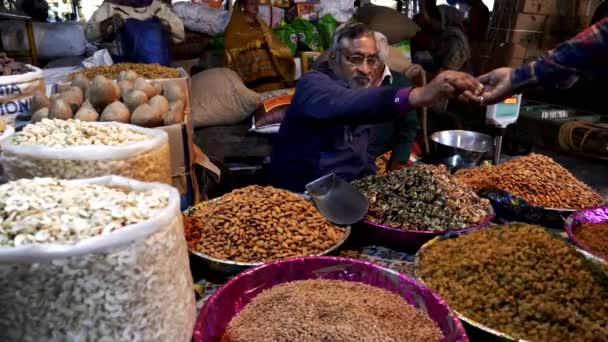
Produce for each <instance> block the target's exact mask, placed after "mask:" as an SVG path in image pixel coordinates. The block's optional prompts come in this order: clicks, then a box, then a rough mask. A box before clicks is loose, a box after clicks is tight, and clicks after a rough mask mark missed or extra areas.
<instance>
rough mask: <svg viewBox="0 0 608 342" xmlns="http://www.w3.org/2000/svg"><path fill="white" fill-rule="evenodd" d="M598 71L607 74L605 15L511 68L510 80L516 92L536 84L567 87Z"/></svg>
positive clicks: (607, 47) (607, 38)
mask: <svg viewBox="0 0 608 342" xmlns="http://www.w3.org/2000/svg"><path fill="white" fill-rule="evenodd" d="M597 74H603V75H606V74H608V18H605V19H603V20H602V21H600V22H598V23H596V24H595V25H593V26H591V27H589V28H587V29H586V30H585V31H583V32H581V33H579V34H578V35H577V36H575V37H574V38H572V39H570V40H568V41H565V42H564V43H562V44H560V45H558V46H557V47H556V48H555V49H553V50H551V51H549V52H548V53H547V54H546V55H544V56H543V57H540V58H539V59H537V60H536V61H534V62H531V63H528V64H524V65H522V66H520V67H518V68H516V69H515V70H513V73H512V74H511V83H512V86H513V89H514V90H515V91H516V92H520V91H522V90H524V89H525V88H528V87H531V86H536V85H540V86H543V87H545V88H568V87H570V86H572V85H573V84H574V83H575V82H576V81H577V80H578V79H579V78H580V77H591V76H593V75H597Z"/></svg>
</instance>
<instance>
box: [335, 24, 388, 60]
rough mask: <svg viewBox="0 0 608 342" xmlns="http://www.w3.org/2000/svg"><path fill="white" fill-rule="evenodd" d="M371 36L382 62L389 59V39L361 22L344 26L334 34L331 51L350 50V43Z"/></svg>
mask: <svg viewBox="0 0 608 342" xmlns="http://www.w3.org/2000/svg"><path fill="white" fill-rule="evenodd" d="M366 35H370V36H373V37H374V40H375V41H376V46H377V48H378V57H379V58H380V60H382V62H385V61H386V59H387V58H388V50H389V45H388V39H387V38H386V36H385V35H383V34H382V33H380V32H377V31H373V30H371V29H370V28H369V27H367V26H366V25H365V24H362V23H359V22H347V23H345V24H342V25H340V26H339V27H338V29H337V30H336V33H335V34H334V38H333V42H332V45H331V48H330V50H332V51H336V52H337V51H339V50H340V49H344V48H349V47H350V43H351V42H352V41H353V40H354V39H357V38H359V37H361V36H366Z"/></svg>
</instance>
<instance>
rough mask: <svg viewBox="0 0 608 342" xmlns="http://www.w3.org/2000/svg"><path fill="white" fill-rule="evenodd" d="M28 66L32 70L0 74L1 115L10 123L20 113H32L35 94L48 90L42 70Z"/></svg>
mask: <svg viewBox="0 0 608 342" xmlns="http://www.w3.org/2000/svg"><path fill="white" fill-rule="evenodd" d="M27 67H28V68H29V69H30V70H31V72H28V73H25V74H21V75H11V76H0V116H2V118H4V119H5V120H6V122H7V123H8V124H13V123H14V122H15V118H16V117H17V116H18V115H27V114H31V111H32V99H33V97H34V94H36V92H43V93H45V92H46V84H45V82H44V76H43V74H42V70H40V69H38V68H36V67H35V66H32V65H28V66H27Z"/></svg>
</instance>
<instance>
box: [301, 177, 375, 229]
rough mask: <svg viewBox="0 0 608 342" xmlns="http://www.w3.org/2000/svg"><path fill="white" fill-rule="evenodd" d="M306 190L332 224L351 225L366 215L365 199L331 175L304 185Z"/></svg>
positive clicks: (366, 203)
mask: <svg viewBox="0 0 608 342" xmlns="http://www.w3.org/2000/svg"><path fill="white" fill-rule="evenodd" d="M306 190H307V192H306V193H307V195H308V196H310V198H311V199H312V201H313V202H314V203H315V205H316V206H317V209H319V211H320V212H321V214H322V215H323V216H325V218H326V219H327V220H328V221H330V222H332V223H335V224H338V225H351V224H354V223H357V222H359V221H361V220H362V219H363V218H364V217H365V215H367V210H368V208H369V202H368V201H367V197H365V195H364V194H363V193H362V192H361V191H359V190H358V189H356V188H355V187H354V186H352V185H351V184H350V183H348V182H346V181H345V180H344V179H342V178H340V177H338V176H336V175H335V174H333V173H331V174H329V175H327V176H323V177H321V178H319V179H317V180H315V181H313V182H311V183H308V184H306Z"/></svg>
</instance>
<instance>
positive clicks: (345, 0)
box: [318, 0, 355, 23]
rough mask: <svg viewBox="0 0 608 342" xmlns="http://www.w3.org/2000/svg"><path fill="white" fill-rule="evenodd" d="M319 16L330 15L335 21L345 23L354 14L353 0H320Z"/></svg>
mask: <svg viewBox="0 0 608 342" xmlns="http://www.w3.org/2000/svg"><path fill="white" fill-rule="evenodd" d="M318 7H319V16H321V17H323V16H326V15H331V16H332V17H334V18H335V19H336V20H337V21H339V22H341V23H345V22H347V21H349V20H350V18H351V17H352V16H353V14H355V2H354V1H352V0H321V2H320V3H319V6H318Z"/></svg>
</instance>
